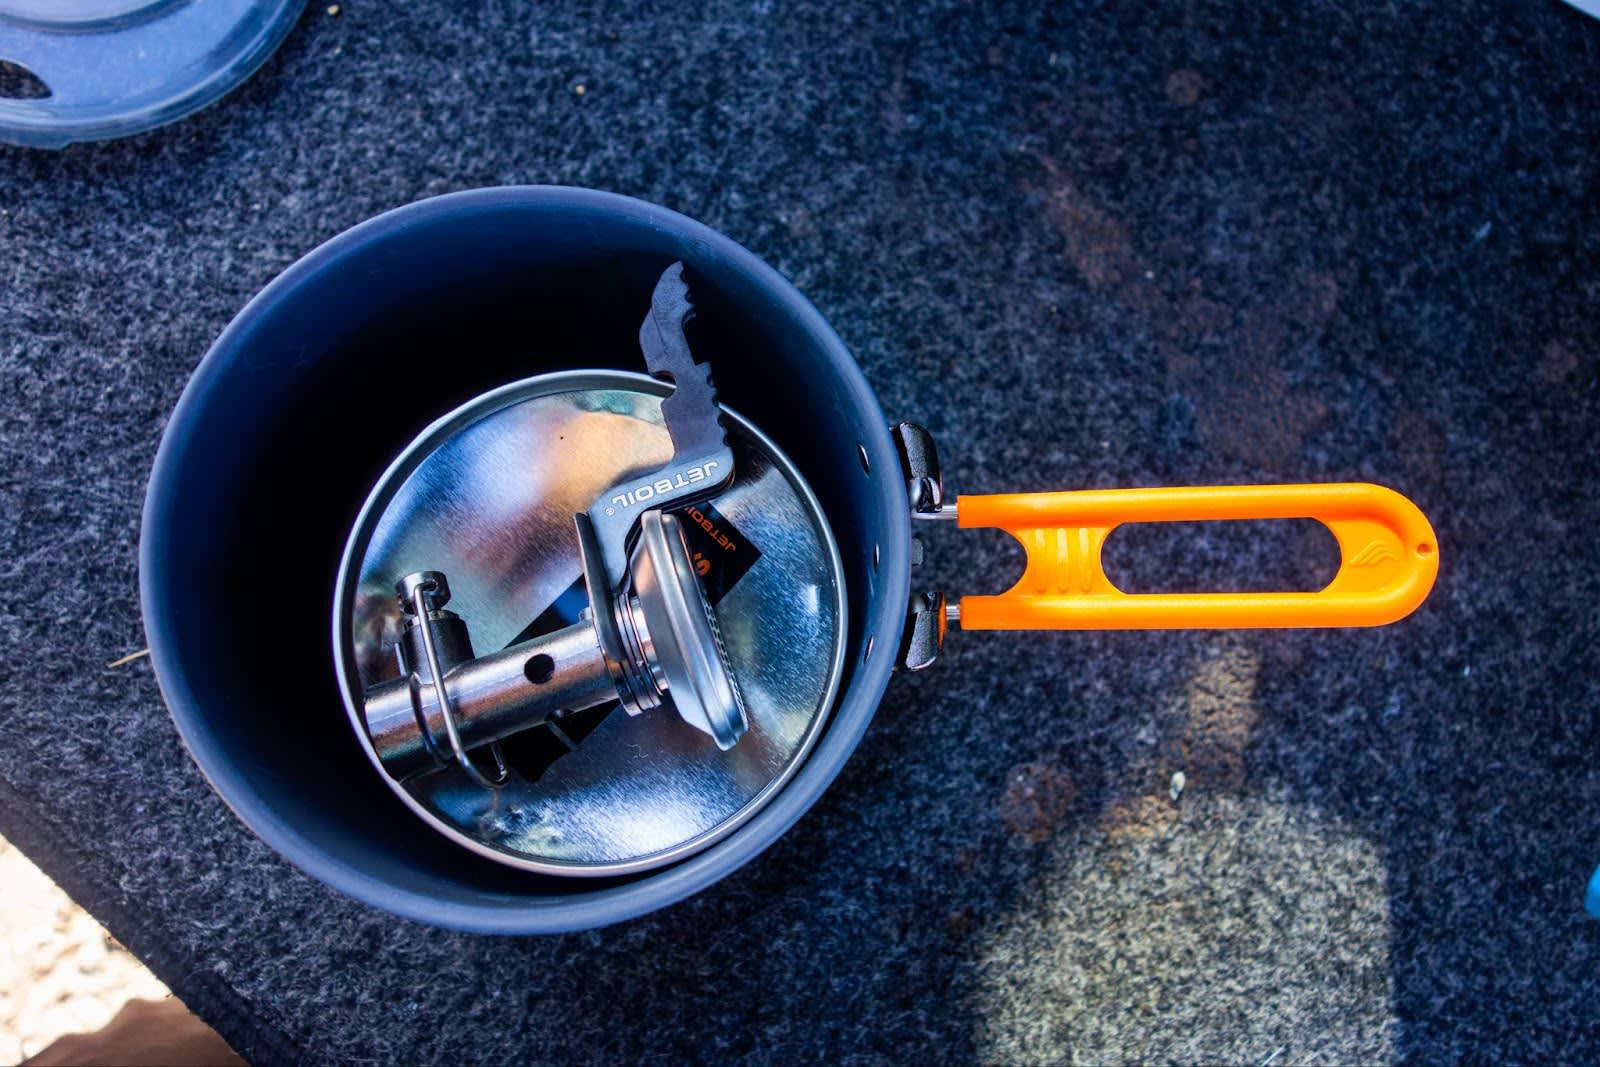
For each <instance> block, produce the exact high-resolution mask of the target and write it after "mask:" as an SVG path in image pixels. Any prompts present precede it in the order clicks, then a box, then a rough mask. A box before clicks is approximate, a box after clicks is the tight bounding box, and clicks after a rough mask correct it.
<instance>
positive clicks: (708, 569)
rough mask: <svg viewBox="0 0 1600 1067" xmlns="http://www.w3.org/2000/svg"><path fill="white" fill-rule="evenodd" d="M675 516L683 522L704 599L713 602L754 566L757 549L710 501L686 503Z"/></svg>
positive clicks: (757, 555)
mask: <svg viewBox="0 0 1600 1067" xmlns="http://www.w3.org/2000/svg"><path fill="white" fill-rule="evenodd" d="M677 515H678V518H679V519H681V520H682V521H683V536H684V540H685V541H687V542H688V543H689V558H690V559H692V560H693V561H694V569H695V573H696V574H698V575H699V576H700V582H701V584H702V585H704V586H705V590H706V599H707V600H708V601H710V602H711V603H712V604H713V605H715V604H716V603H717V601H719V600H721V599H722V598H723V597H724V596H726V595H727V593H728V590H730V589H732V588H733V587H734V585H735V584H736V583H737V582H738V581H739V579H740V578H743V577H744V576H745V574H746V573H747V572H748V571H749V570H750V568H751V567H754V566H755V565H756V560H758V559H760V558H761V550H760V549H759V548H757V547H756V546H755V545H753V544H751V543H750V541H749V539H748V538H746V537H745V536H744V534H742V533H740V532H739V528H738V527H736V526H734V524H733V523H732V522H731V521H729V519H728V518H727V516H725V515H723V514H722V512H720V511H718V510H717V509H716V508H715V507H713V506H712V505H710V504H690V505H689V506H688V507H685V508H680V509H678V511H677Z"/></svg>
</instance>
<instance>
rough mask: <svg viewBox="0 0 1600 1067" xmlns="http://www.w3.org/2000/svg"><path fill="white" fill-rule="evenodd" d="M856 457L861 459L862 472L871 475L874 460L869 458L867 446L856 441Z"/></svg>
mask: <svg viewBox="0 0 1600 1067" xmlns="http://www.w3.org/2000/svg"><path fill="white" fill-rule="evenodd" d="M856 458H857V459H859V460H860V461H861V473H862V474H865V475H867V476H868V477H871V475H872V461H871V460H870V459H868V458H867V446H866V445H864V444H861V443H860V442H859V441H858V442H856Z"/></svg>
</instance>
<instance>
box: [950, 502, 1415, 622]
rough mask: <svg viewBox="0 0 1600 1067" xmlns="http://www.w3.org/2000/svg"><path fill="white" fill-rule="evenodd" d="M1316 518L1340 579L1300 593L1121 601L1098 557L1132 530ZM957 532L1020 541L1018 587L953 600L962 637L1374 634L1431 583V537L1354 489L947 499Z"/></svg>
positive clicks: (1400, 505)
mask: <svg viewBox="0 0 1600 1067" xmlns="http://www.w3.org/2000/svg"><path fill="white" fill-rule="evenodd" d="M1221 519H1316V520H1318V521H1319V522H1321V523H1322V524H1323V525H1325V526H1327V527H1328V529H1330V530H1332V531H1333V536H1334V537H1335V538H1336V539H1337V540H1338V542H1339V551H1340V554H1341V556H1342V559H1341V561H1340V564H1339V572H1338V573H1337V574H1335V575H1334V577H1333V580H1332V581H1331V582H1329V583H1328V585H1327V586H1326V587H1325V588H1323V589H1322V590H1320V591H1318V592H1310V593H1124V592H1123V591H1122V590H1120V589H1118V588H1117V587H1116V586H1114V585H1112V584H1111V580H1110V579H1109V578H1107V577H1106V573H1105V570H1104V569H1103V568H1102V566H1101V562H1100V550H1101V548H1102V547H1103V546H1104V545H1105V541H1106V537H1107V535H1109V534H1110V533H1111V531H1112V530H1114V529H1116V528H1117V527H1118V526H1121V525H1122V524H1124V523H1132V522H1197V521H1200V522H1203V521H1207V520H1221ZM956 522H957V525H959V526H961V527H963V528H966V529H972V528H977V527H993V528H996V529H1001V530H1005V531H1006V532H1007V533H1010V534H1012V535H1013V536H1014V537H1016V538H1017V540H1019V541H1021V542H1022V545H1023V548H1024V549H1026V550H1027V555H1028V563H1027V567H1026V569H1025V570H1024V571H1023V572H1022V578H1021V579H1020V580H1019V581H1018V582H1017V584H1016V585H1015V586H1013V587H1012V588H1011V589H1009V590H1008V591H1006V592H1005V593H1002V594H1001V595H999V596H967V597H962V598H961V616H960V617H961V628H962V629H964V630H1119V629H1188V628H1218V627H1298V626H1380V625H1382V624H1384V623H1388V622H1394V621H1395V620H1396V619H1400V618H1404V617H1405V616H1406V615H1408V614H1410V613H1411V611H1412V610H1413V609H1415V608H1416V607H1417V605H1419V604H1421V603H1422V601H1423V599H1424V598H1425V597H1427V595H1428V591H1429V590H1430V589H1432V588H1433V581H1434V578H1435V577H1436V576H1437V575H1438V573H1439V546H1438V541H1437V540H1436V539H1435V537H1434V533H1433V527H1432V526H1430V525H1429V524H1428V520H1427V519H1426V518H1425V517H1424V516H1423V514H1422V512H1421V511H1419V510H1417V506H1416V505H1415V504H1413V503H1411V501H1409V500H1407V499H1406V498H1405V497H1403V496H1401V495H1400V494H1399V493H1396V492H1394V491H1393V490H1391V489H1385V488H1383V487H1382V486H1377V485H1367V484H1363V483H1342V484H1330V485H1229V486H1213V487H1203V488H1202V487H1184V488H1174V489H1104V490H1089V491H1083V492H1072V493H1004V494H996V495H993V496H963V497H960V498H958V499H957V500H956Z"/></svg>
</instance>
